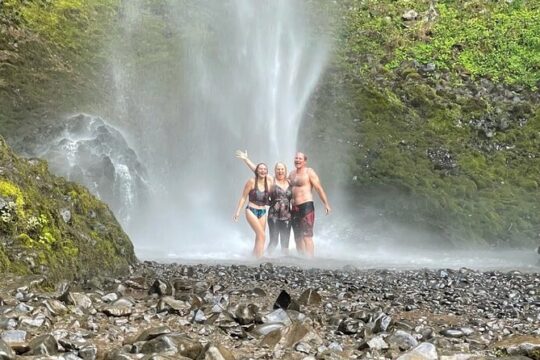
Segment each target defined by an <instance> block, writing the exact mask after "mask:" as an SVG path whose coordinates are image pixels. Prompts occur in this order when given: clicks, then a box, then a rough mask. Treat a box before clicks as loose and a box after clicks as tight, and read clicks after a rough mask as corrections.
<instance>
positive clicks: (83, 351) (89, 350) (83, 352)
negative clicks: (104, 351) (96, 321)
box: [78, 344, 97, 360]
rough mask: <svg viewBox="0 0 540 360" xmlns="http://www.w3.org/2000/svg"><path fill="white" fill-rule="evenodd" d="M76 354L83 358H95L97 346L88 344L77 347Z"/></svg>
mask: <svg viewBox="0 0 540 360" xmlns="http://www.w3.org/2000/svg"><path fill="white" fill-rule="evenodd" d="M78 355H79V357H80V358H81V359H83V360H95V359H96V358H97V346H96V345H93V344H88V345H85V346H83V347H81V348H80V349H79V352H78Z"/></svg>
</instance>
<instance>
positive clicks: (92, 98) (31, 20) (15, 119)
mask: <svg viewBox="0 0 540 360" xmlns="http://www.w3.org/2000/svg"><path fill="white" fill-rule="evenodd" d="M117 6H118V0H92V1H82V0H59V1H46V0H37V1H25V0H5V1H3V2H2V3H1V4H0V108H1V109H2V111H1V112H0V132H1V133H2V134H3V135H4V136H12V135H14V134H15V133H24V131H26V127H31V126H32V123H38V122H42V121H46V120H47V119H49V118H54V117H56V116H59V115H62V114H63V113H65V112H69V111H73V110H74V109H77V110H79V111H80V110H82V109H85V108H89V107H92V106H97V105H98V104H99V103H100V102H102V101H103V97H102V95H103V94H104V92H103V89H104V88H105V87H104V83H105V82H106V81H107V79H106V78H105V77H103V74H104V73H105V71H104V66H106V65H107V64H106V62H105V55H106V50H108V49H106V48H103V45H104V44H106V41H104V40H105V38H106V37H107V36H109V35H108V34H109V33H111V32H112V31H111V26H113V25H114V21H113V20H114V18H115V17H116V15H117V12H116V8H117Z"/></svg>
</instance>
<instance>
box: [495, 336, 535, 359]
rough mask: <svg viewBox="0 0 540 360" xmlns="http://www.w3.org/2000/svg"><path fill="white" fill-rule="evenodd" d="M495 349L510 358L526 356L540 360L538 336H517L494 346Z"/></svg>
mask: <svg viewBox="0 0 540 360" xmlns="http://www.w3.org/2000/svg"><path fill="white" fill-rule="evenodd" d="M495 348H497V349H501V350H503V351H505V352H506V353H507V354H509V355H512V356H527V357H529V358H531V359H533V360H540V336H517V337H514V338H509V339H506V340H503V341H500V342H498V343H497V344H495Z"/></svg>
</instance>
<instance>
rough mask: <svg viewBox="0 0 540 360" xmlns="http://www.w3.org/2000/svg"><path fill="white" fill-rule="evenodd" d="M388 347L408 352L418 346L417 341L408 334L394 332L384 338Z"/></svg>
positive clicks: (400, 331)
mask: <svg viewBox="0 0 540 360" xmlns="http://www.w3.org/2000/svg"><path fill="white" fill-rule="evenodd" d="M386 342H387V343H388V344H389V345H390V346H396V347H397V348H399V349H400V350H401V351H406V350H410V349H411V348H413V347H415V346H417V345H418V341H417V340H416V339H415V338H414V337H413V336H412V335H411V334H409V333H408V332H405V331H403V330H396V331H395V332H394V333H393V334H392V335H391V336H389V337H388V338H386Z"/></svg>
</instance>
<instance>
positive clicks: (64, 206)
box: [0, 138, 137, 281]
mask: <svg viewBox="0 0 540 360" xmlns="http://www.w3.org/2000/svg"><path fill="white" fill-rule="evenodd" d="M136 263H137V259H136V257H135V253H134V250H133V245H132V243H131V241H130V240H129V238H128V236H127V235H126V234H125V233H124V231H123V230H122V228H121V227H120V225H119V223H118V222H117V221H116V219H115V217H114V215H113V214H112V212H111V211H110V210H109V208H108V207H107V205H105V204H104V203H103V202H101V201H100V200H98V199H97V198H95V197H94V196H93V195H92V194H90V193H89V191H88V190H87V189H86V188H84V187H82V186H80V185H78V184H75V183H73V182H69V181H66V180H65V179H63V178H61V177H57V176H54V175H52V174H51V173H49V171H48V168H47V163H46V162H44V161H43V160H37V159H24V158H20V157H18V156H16V155H15V154H14V153H13V152H12V151H11V149H10V148H9V147H8V146H7V145H6V143H5V141H4V140H3V139H2V138H0V271H2V272H11V273H17V274H32V273H33V274H42V275H45V276H46V277H47V278H48V279H49V280H50V281H57V280H60V279H66V280H69V279H84V278H89V277H92V276H99V275H104V276H114V275H120V274H124V273H127V272H128V271H129V269H130V266H133V265H135V264H136Z"/></svg>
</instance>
